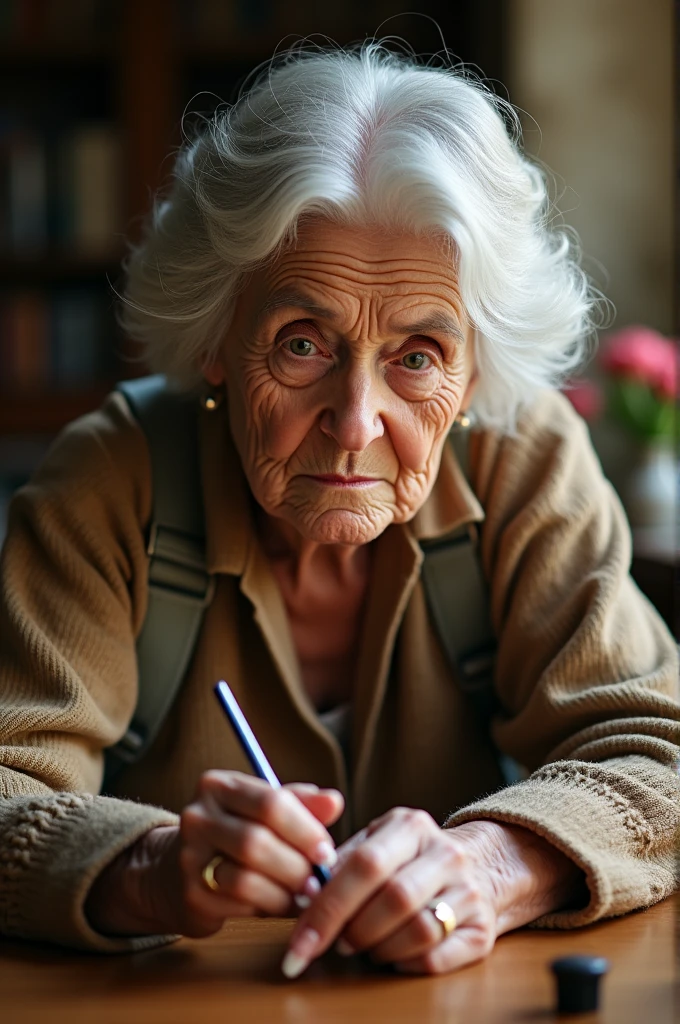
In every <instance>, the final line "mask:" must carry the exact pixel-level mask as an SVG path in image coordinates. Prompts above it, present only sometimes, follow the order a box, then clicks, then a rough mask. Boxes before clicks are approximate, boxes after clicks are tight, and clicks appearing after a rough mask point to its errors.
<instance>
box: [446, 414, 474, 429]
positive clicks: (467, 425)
mask: <svg viewBox="0 0 680 1024" xmlns="http://www.w3.org/2000/svg"><path fill="white" fill-rule="evenodd" d="M474 422H475V417H474V413H472V412H463V411H462V410H461V412H459V413H458V415H457V416H456V418H455V420H454V421H453V426H452V427H451V429H452V430H454V431H463V430H470V429H471V427H472V426H473V425H474Z"/></svg>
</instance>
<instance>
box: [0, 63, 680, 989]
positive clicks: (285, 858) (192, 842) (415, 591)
mask: <svg viewBox="0 0 680 1024" xmlns="http://www.w3.org/2000/svg"><path fill="white" fill-rule="evenodd" d="M504 116H505V118H506V121H507V122H508V123H510V124H511V126H512V127H513V131H514V127H515V125H514V122H513V120H512V119H513V116H514V115H513V114H512V111H511V108H510V107H509V106H508V105H506V104H505V103H503V102H502V101H500V100H498V99H497V98H495V97H494V96H492V95H491V94H490V93H488V92H487V91H486V90H485V89H484V88H483V87H482V86H481V85H479V84H478V83H476V82H474V81H471V80H469V79H468V78H467V77H466V76H465V75H463V74H461V73H459V72H456V71H453V70H449V69H447V70H444V69H433V68H424V67H420V66H417V65H416V64H415V63H414V62H412V61H410V60H408V59H405V58H401V57H396V56H391V55H389V54H388V53H387V52H386V51H384V50H382V49H381V48H380V47H379V46H376V45H364V46H363V47H361V48H359V49H357V50H355V51H351V52H342V51H331V52H320V53H319V52H316V53H314V54H311V55H310V54H301V55H297V56H294V57H290V58H289V59H288V60H286V61H284V62H283V63H281V64H280V65H279V66H277V67H275V69H273V70H270V71H269V73H267V74H265V75H264V76H263V77H262V78H260V79H259V80H257V81H256V82H255V84H254V85H253V86H252V87H251V88H250V90H249V91H248V92H247V93H245V94H244V95H243V96H242V97H241V99H240V100H239V101H238V102H237V103H236V104H235V106H234V107H232V108H231V109H228V110H222V111H220V110H218V112H217V113H216V114H215V115H214V116H213V118H212V119H211V120H209V121H208V122H206V124H205V126H204V128H203V129H202V130H201V131H200V132H199V133H198V134H197V136H196V138H195V139H194V140H193V141H187V142H186V143H185V145H184V147H183V149H182V151H181V152H180V153H179V155H178V158H177V162H176V166H175V171H174V180H173V182H172V187H171V188H170V190H169V192H168V195H167V196H166V198H164V199H163V200H162V201H161V200H159V201H158V202H157V203H156V205H155V207H154V210H153V215H152V217H151V219H150V221H149V223H148V225H147V230H146V233H145V237H144V239H143V241H142V244H141V245H140V246H139V247H138V248H135V249H133V250H132V251H131V254H130V257H129V259H128V261H127V266H126V270H127V275H128V276H127V288H126V294H125V304H124V306H123V322H124V325H125V327H126V329H127V330H128V332H129V333H130V335H131V336H133V337H135V338H138V339H140V340H142V341H143V342H144V343H145V344H146V353H147V356H148V359H149V362H150V364H151V366H152V367H153V368H154V369H156V370H158V371H160V372H162V373H164V374H165V375H166V377H167V379H168V381H169V382H174V385H175V389H176V391H177V397H176V400H177V402H178V403H179V402H180V401H181V395H180V394H179V392H183V393H184V394H185V395H188V396H190V401H191V407H192V409H195V416H196V418H197V420H198V428H197V445H198V450H197V451H196V459H197V460H199V464H200V471H201V472H200V478H201V484H200V489H201V497H202V502H203V507H204V513H205V538H206V566H207V570H208V572H209V573H210V574H211V576H212V577H213V579H214V581H215V586H214V591H213V592H212V597H211V599H210V601H209V606H208V607H207V609H206V612H205V616H204V619H203V620H202V623H201V628H200V633H199V636H198V638H197V641H196V644H195V647H194V648H193V654H192V658H191V660H190V663H189V667H188V669H187V672H186V674H185V678H184V680H183V685H182V688H181V690H180V692H179V695H178V697H177V699H176V700H175V702H174V703H173V705H172V707H171V709H170V710H169V711H168V713H167V715H166V716H165V718H164V720H163V724H162V727H161V729H160V731H159V733H158V735H157V736H156V738H155V740H154V741H153V743H152V744H151V746H150V748H149V749H147V750H145V752H144V754H143V756H142V758H141V759H139V760H138V761H137V762H136V763H131V764H129V765H127V766H126V767H125V768H124V770H122V771H120V772H118V774H117V775H116V776H115V778H114V780H113V782H112V783H111V784H110V786H109V788H108V792H107V795H100V792H101V788H102V777H103V764H104V750H105V748H107V747H111V746H112V745H114V744H115V743H116V742H117V741H118V740H119V739H120V738H121V736H123V734H124V733H125V732H126V729H127V727H128V725H129V723H130V721H131V719H132V717H133V715H134V713H135V705H136V700H137V656H136V647H135V643H136V639H137V638H138V637H139V635H140V633H141V631H142V628H143V625H144V621H145V615H146V612H147V604H148V595H149V582H148V569H149V559H148V554H147V543H148V533H149V529H150V526H151V523H152V508H153V502H154V494H153V485H154V481H153V479H152V472H151V456H150V449H149V444H148V442H147V438H146V435H145V434H144V432H143V430H142V428H141V426H140V423H139V422H138V420H137V418H136V417H135V415H134V413H133V410H132V408H131V406H130V405H129V404H128V402H127V401H126V399H125V397H124V396H123V394H121V393H120V392H119V391H116V392H114V393H112V395H111V396H109V398H108V399H107V401H106V402H105V403H104V405H103V406H102V408H101V409H100V410H99V411H97V412H95V413H93V414H91V415H89V416H86V417H84V418H83V419H81V420H79V421H77V422H76V423H74V424H72V425H71V426H69V427H68V428H67V429H66V430H65V431H64V432H63V433H62V435H61V436H60V437H59V438H58V440H57V441H56V443H55V444H54V445H53V447H52V449H51V451H50V452H49V453H48V455H47V457H46V459H45V461H44V463H43V464H42V466H41V467H40V468H39V469H38V471H37V472H36V473H35V475H34V477H33V479H32V480H31V481H30V482H29V484H28V485H27V486H26V487H24V488H22V489H21V490H20V491H19V492H18V493H17V495H16V497H15V498H14V501H13V504H12V507H11V511H10V522H9V531H8V536H7V540H6V544H5V548H4V552H3V557H2V591H1V595H2V596H1V601H2V603H1V606H0V629H1V644H0V698H1V702H2V715H1V716H0V742H1V744H2V746H1V747H0V756H1V761H2V767H1V768H0V780H1V783H2V800H1V801H0V823H1V827H0V929H1V930H2V932H3V933H4V934H5V935H7V936H23V937H26V938H33V939H47V940H51V941H54V942H59V943H63V944H66V945H70V946H76V947H82V948H89V949H98V950H102V951H117V950H135V949H140V948H142V947H146V946H150V945H153V944H157V943H160V942H166V941H169V940H170V939H172V938H175V937H177V936H178V935H190V936H204V935H208V934H211V933H213V932H215V931H216V930H217V929H219V928H220V926H221V925H222V924H223V922H224V921H225V920H226V919H227V918H229V917H232V916H235V915H248V914H251V915H252V914H259V915H279V916H281V915H294V914H299V920H298V921H297V923H296V925H295V928H294V931H293V934H292V937H291V943H290V947H289V951H288V953H287V955H286V958H285V960H284V964H283V967H284V971H285V973H286V974H288V975H289V976H295V975H296V974H299V973H300V972H301V971H302V970H303V969H304V968H305V966H306V965H307V964H308V963H309V962H310V961H311V960H312V959H314V958H315V957H318V956H319V955H321V954H322V953H323V952H324V951H325V950H326V949H328V948H329V947H330V946H331V945H333V944H337V948H338V949H339V950H340V951H341V952H344V953H346V954H350V953H353V952H357V951H364V952H367V953H369V954H370V955H371V956H372V957H373V958H374V959H375V961H376V962H385V963H391V964H393V965H395V967H396V968H397V969H399V970H402V971H412V972H443V971H450V970H452V969H455V968H457V967H460V966H461V965H463V964H466V963H469V962H470V961H473V960H476V959H479V958H480V957H483V956H485V955H486V954H488V953H489V951H490V950H491V949H492V947H493V945H494V942H495V939H496V938H497V936H499V935H501V934H502V933H504V932H507V931H508V930H510V929H513V928H517V927H520V926H522V925H527V924H529V923H532V922H533V923H534V924H535V925H537V926H540V927H548V928H554V927H560V928H571V927H574V926H577V925H582V924H586V923H588V922H591V921H594V920H597V919H599V918H602V917H606V916H610V915H616V914H623V913H625V912H627V911H630V910H632V909H634V908H639V907H645V906H649V905H650V904H652V903H654V902H655V901H657V900H659V899H662V898H663V897H664V896H666V895H667V894H669V893H670V892H671V891H672V890H673V888H674V884H675V874H674V871H675V858H674V837H675V834H676V828H677V821H678V801H677V775H676V770H675V768H676V758H677V748H676V747H675V746H674V741H675V740H676V739H677V729H678V726H677V723H678V720H679V718H680V714H679V709H678V703H677V655H676V649H675V645H674V643H673V640H672V637H671V636H670V634H669V633H668V631H667V629H666V628H665V626H664V624H663V622H662V621H661V620H660V618H659V616H658V615H657V614H656V612H655V611H654V609H653V608H652V607H651V606H650V604H649V603H648V601H647V600H646V599H645V598H644V597H643V596H642V595H641V594H640V592H639V591H638V590H637V589H636V587H635V585H634V584H633V582H632V581H631V579H630V577H629V575H628V569H629V562H630V553H631V552H630V536H629V531H628V527H627V525H626V521H625V518H624V515H623V513H622V510H621V507H620V504H619V502H618V499H617V498H616V496H615V494H614V492H613V490H612V488H611V487H610V485H609V484H608V483H607V482H606V481H605V480H604V479H603V476H602V474H601V470H600V467H599V464H598V461H597V459H596V457H595V455H594V454H593V450H592V448H591V446H590V443H589V440H588V435H587V431H586V429H585V427H584V425H583V423H582V422H581V421H580V420H579V418H578V417H577V415H576V413H575V412H574V411H573V410H572V408H571V406H570V405H569V404H568V402H567V401H566V400H565V399H564V398H563V397H562V396H561V395H560V394H559V392H558V391H557V390H555V388H556V386H557V384H558V383H559V382H560V380H561V379H562V378H563V376H564V375H565V374H567V373H568V372H569V371H570V369H572V368H573V367H574V366H575V365H576V364H577V363H578V362H579V360H580V359H581V358H582V356H583V351H584V345H585V341H584V339H585V338H587V336H588V334H589V333H590V331H591V328H592V324H593V311H594V309H595V302H596V300H595V298H594V297H593V294H592V293H591V292H590V291H589V287H588V284H587V281H586V279H585V277H584V275H583V273H582V272H581V271H580V270H579V268H578V265H577V263H576V260H575V257H574V255H573V252H572V251H571V249H570V243H569V241H568V239H567V238H566V236H565V235H564V233H563V232H555V231H552V230H551V229H550V227H549V226H548V224H547V219H546V209H547V206H546V193H545V188H544V182H543V178H542V175H541V173H540V172H539V170H538V169H537V168H536V167H535V166H533V165H531V164H530V163H529V162H528V161H527V159H526V158H525V157H524V156H522V154H521V152H520V150H519V149H518V146H517V142H516V139H515V137H514V135H512V136H511V135H509V134H508V130H507V129H506V125H505V122H504V119H503V117H504ZM177 385H179V388H177ZM168 387H170V384H168ZM168 394H170V391H168ZM191 396H193V397H191ZM201 397H202V399H203V400H202V401H201ZM178 408H179V405H178ZM473 416H474V429H473V430H472V432H471V435H470V440H469V470H468V475H467V476H466V475H464V473H463V471H462V467H461V464H459V461H458V460H457V458H456V457H455V455H454V453H453V450H452V448H451V446H450V445H449V443H448V441H447V437H448V435H449V434H450V432H451V431H452V429H453V428H455V426H456V425H458V426H459V427H464V426H465V425H466V424H467V423H468V422H469V421H470V420H471V419H472V417H473ZM170 459H172V452H171V453H170ZM461 527H462V528H464V530H465V531H467V532H468V533H469V534H470V535H471V536H472V537H473V538H474V539H475V540H476V543H477V553H478V556H479V559H480V564H481V566H482V569H483V575H484V578H485V581H486V585H487V587H488V607H489V612H490V616H491V620H492V623H493V629H494V632H495V635H496V638H497V645H498V646H497V656H496V663H495V671H494V687H495V694H496V698H497V708H496V711H495V714H494V716H493V719H492V721H491V723H490V733H489V732H488V730H487V728H486V725H485V724H484V723H483V722H482V720H481V719H480V718H479V717H478V714H477V709H476V707H475V706H474V703H473V702H472V701H471V700H470V698H469V697H468V695H467V694H466V693H465V692H464V691H463V689H462V688H461V686H460V685H459V682H460V680H458V679H457V678H456V672H455V670H454V668H452V664H451V661H450V660H449V659H448V658H447V656H446V653H445V649H444V647H445V643H446V637H445V636H444V638H442V633H441V631H440V630H438V628H437V626H436V624H435V623H434V621H433V615H432V608H431V604H430V603H429V602H428V600H427V598H426V591H425V588H424V585H423V579H422V575H421V565H422V563H423V558H424V556H423V548H424V547H425V548H426V547H427V544H428V542H429V543H430V544H431V543H432V542H433V541H438V540H439V539H441V538H445V537H447V536H448V535H450V534H452V533H453V532H455V531H456V530H460V528H461ZM450 582H452V584H453V592H454V594H455V593H457V597H458V603H457V607H452V608H451V609H450V612H449V615H450V619H451V621H452V622H453V620H454V619H455V618H457V617H459V616H462V615H464V613H465V610H466V605H467V603H468V600H469V589H470V582H469V579H468V577H467V576H466V575H465V574H462V575H461V576H460V578H459V577H458V576H454V577H453V578H452V580H451V581H450ZM440 613H441V609H440ZM172 628H173V627H172V621H171V619H168V622H167V628H166V633H167V635H169V634H170V631H171V630H172ZM159 643H160V644H162V637H159ZM158 657H159V660H160V658H161V652H160V650H159V652H158ZM221 677H224V678H226V679H227V680H228V681H229V682H230V684H231V686H232V688H233V689H234V691H235V693H236V696H237V698H238V700H239V702H240V703H241V705H242V707H243V710H244V712H245V714H246V716H247V718H248V719H249V721H250V723H251V725H252V727H253V730H254V732H255V734H256V736H257V737H258V738H259V739H260V741H261V743H262V746H263V748H264V749H265V750H266V752H267V754H268V755H269V758H270V760H271V761H272V763H273V765H274V767H275V769H276V770H277V772H278V773H279V774H280V776H281V777H282V779H283V781H284V783H285V785H284V786H283V788H282V789H280V790H274V789H271V788H269V786H268V785H267V784H266V783H264V782H262V781H260V780H259V779H256V778H254V777H253V776H252V775H251V774H249V772H248V769H247V763H246V761H245V758H244V756H243V754H242V753H241V751H240V749H239V748H238V744H237V741H236V739H235V737H234V736H232V734H231V731H230V729H229V727H228V725H227V724H226V722H225V721H224V720H223V719H222V717H221V716H220V713H219V709H218V707H217V705H216V703H215V701H214V698H213V695H212V692H211V691H212V684H213V683H214V682H215V681H216V680H217V679H219V678H221ZM494 748H496V749H497V750H498V751H500V752H501V753H503V754H506V755H510V756H512V757H513V758H514V759H515V761H517V762H519V763H520V764H522V765H523V766H524V767H525V769H526V772H525V777H524V779H523V780H521V781H518V782H516V783H515V784H514V785H508V786H503V785H502V783H501V778H500V775H499V772H498V767H497V760H496V757H495V754H494ZM296 780H297V781H296ZM336 845H337V852H336ZM317 864H325V865H327V866H328V867H330V869H331V875H332V877H331V880H330V882H329V883H328V884H327V885H326V886H325V888H323V889H322V890H319V885H318V883H317V882H316V880H315V878H314V877H313V875H312V866H313V865H317Z"/></svg>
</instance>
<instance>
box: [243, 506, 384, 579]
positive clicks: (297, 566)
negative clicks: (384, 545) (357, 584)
mask: <svg viewBox="0 0 680 1024" xmlns="http://www.w3.org/2000/svg"><path fill="white" fill-rule="evenodd" d="M255 518H256V524H257V533H258V536H259V538H260V541H261V543H262V546H263V548H264V550H265V552H266V554H267V556H268V557H269V558H270V559H271V561H272V562H279V563H281V562H285V563H287V569H288V574H289V578H290V579H291V581H292V582H294V584H295V585H296V586H302V585H304V583H305V581H306V580H309V579H310V578H311V577H312V576H316V575H318V574H319V573H321V574H323V575H328V576H332V577H333V578H334V579H335V581H336V582H337V583H338V584H339V585H343V584H351V583H353V582H354V581H355V580H356V575H357V572H358V571H359V572H363V571H365V568H366V564H367V562H368V557H369V552H368V548H369V545H368V544H361V545H352V544H320V543H319V542H318V541H313V540H308V539H307V538H305V537H303V536H302V534H301V533H300V532H299V531H298V530H296V529H295V527H294V526H292V525H291V524H290V523H288V522H286V520H284V519H279V518H278V517H276V516H272V515H269V513H267V512H265V511H264V509H262V508H261V507H259V506H258V507H257V509H256V517H255Z"/></svg>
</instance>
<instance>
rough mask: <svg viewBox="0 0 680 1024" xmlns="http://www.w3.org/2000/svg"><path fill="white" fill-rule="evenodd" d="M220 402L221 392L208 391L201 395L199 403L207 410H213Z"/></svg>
mask: <svg viewBox="0 0 680 1024" xmlns="http://www.w3.org/2000/svg"><path fill="white" fill-rule="evenodd" d="M221 404H222V392H221V391H217V392H212V391H209V392H207V393H205V394H202V395H201V405H202V406H203V408H204V409H205V410H206V411H207V412H215V410H216V409H219V407H220V406H221Z"/></svg>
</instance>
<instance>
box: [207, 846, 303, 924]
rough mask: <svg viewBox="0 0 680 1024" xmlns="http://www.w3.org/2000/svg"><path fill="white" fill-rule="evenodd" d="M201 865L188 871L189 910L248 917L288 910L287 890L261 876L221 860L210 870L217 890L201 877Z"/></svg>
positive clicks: (286, 911)
mask: <svg viewBox="0 0 680 1024" xmlns="http://www.w3.org/2000/svg"><path fill="white" fill-rule="evenodd" d="M204 867H205V864H204V863H202V864H201V865H200V866H199V865H198V864H197V865H196V870H195V871H194V872H193V873H192V878H193V885H191V886H190V887H188V891H187V897H188V900H189V903H190V907H191V909H192V911H194V912H197V913H203V914H205V915H206V916H208V915H209V916H212V917H221V918H222V920H224V918H225V917H229V916H248V915H252V914H253V912H255V911H257V912H260V913H265V914H270V915H272V916H274V917H283V916H286V915H287V914H289V913H290V912H291V908H292V900H291V895H290V892H288V890H287V889H284V888H283V887H282V886H280V885H277V884H276V883H275V882H273V881H272V880H271V879H270V878H267V877H266V876H265V875H262V874H259V873H258V872H256V871H252V870H250V869H249V868H244V867H242V866H241V865H240V864H234V863H233V862H231V861H229V860H223V861H222V862H221V863H220V864H218V866H217V867H216V868H215V871H214V875H213V877H214V880H215V882H216V884H217V886H218V888H217V890H213V889H209V888H208V886H207V885H206V883H205V880H204V879H203V877H202V874H201V872H202V870H203V868H204Z"/></svg>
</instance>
